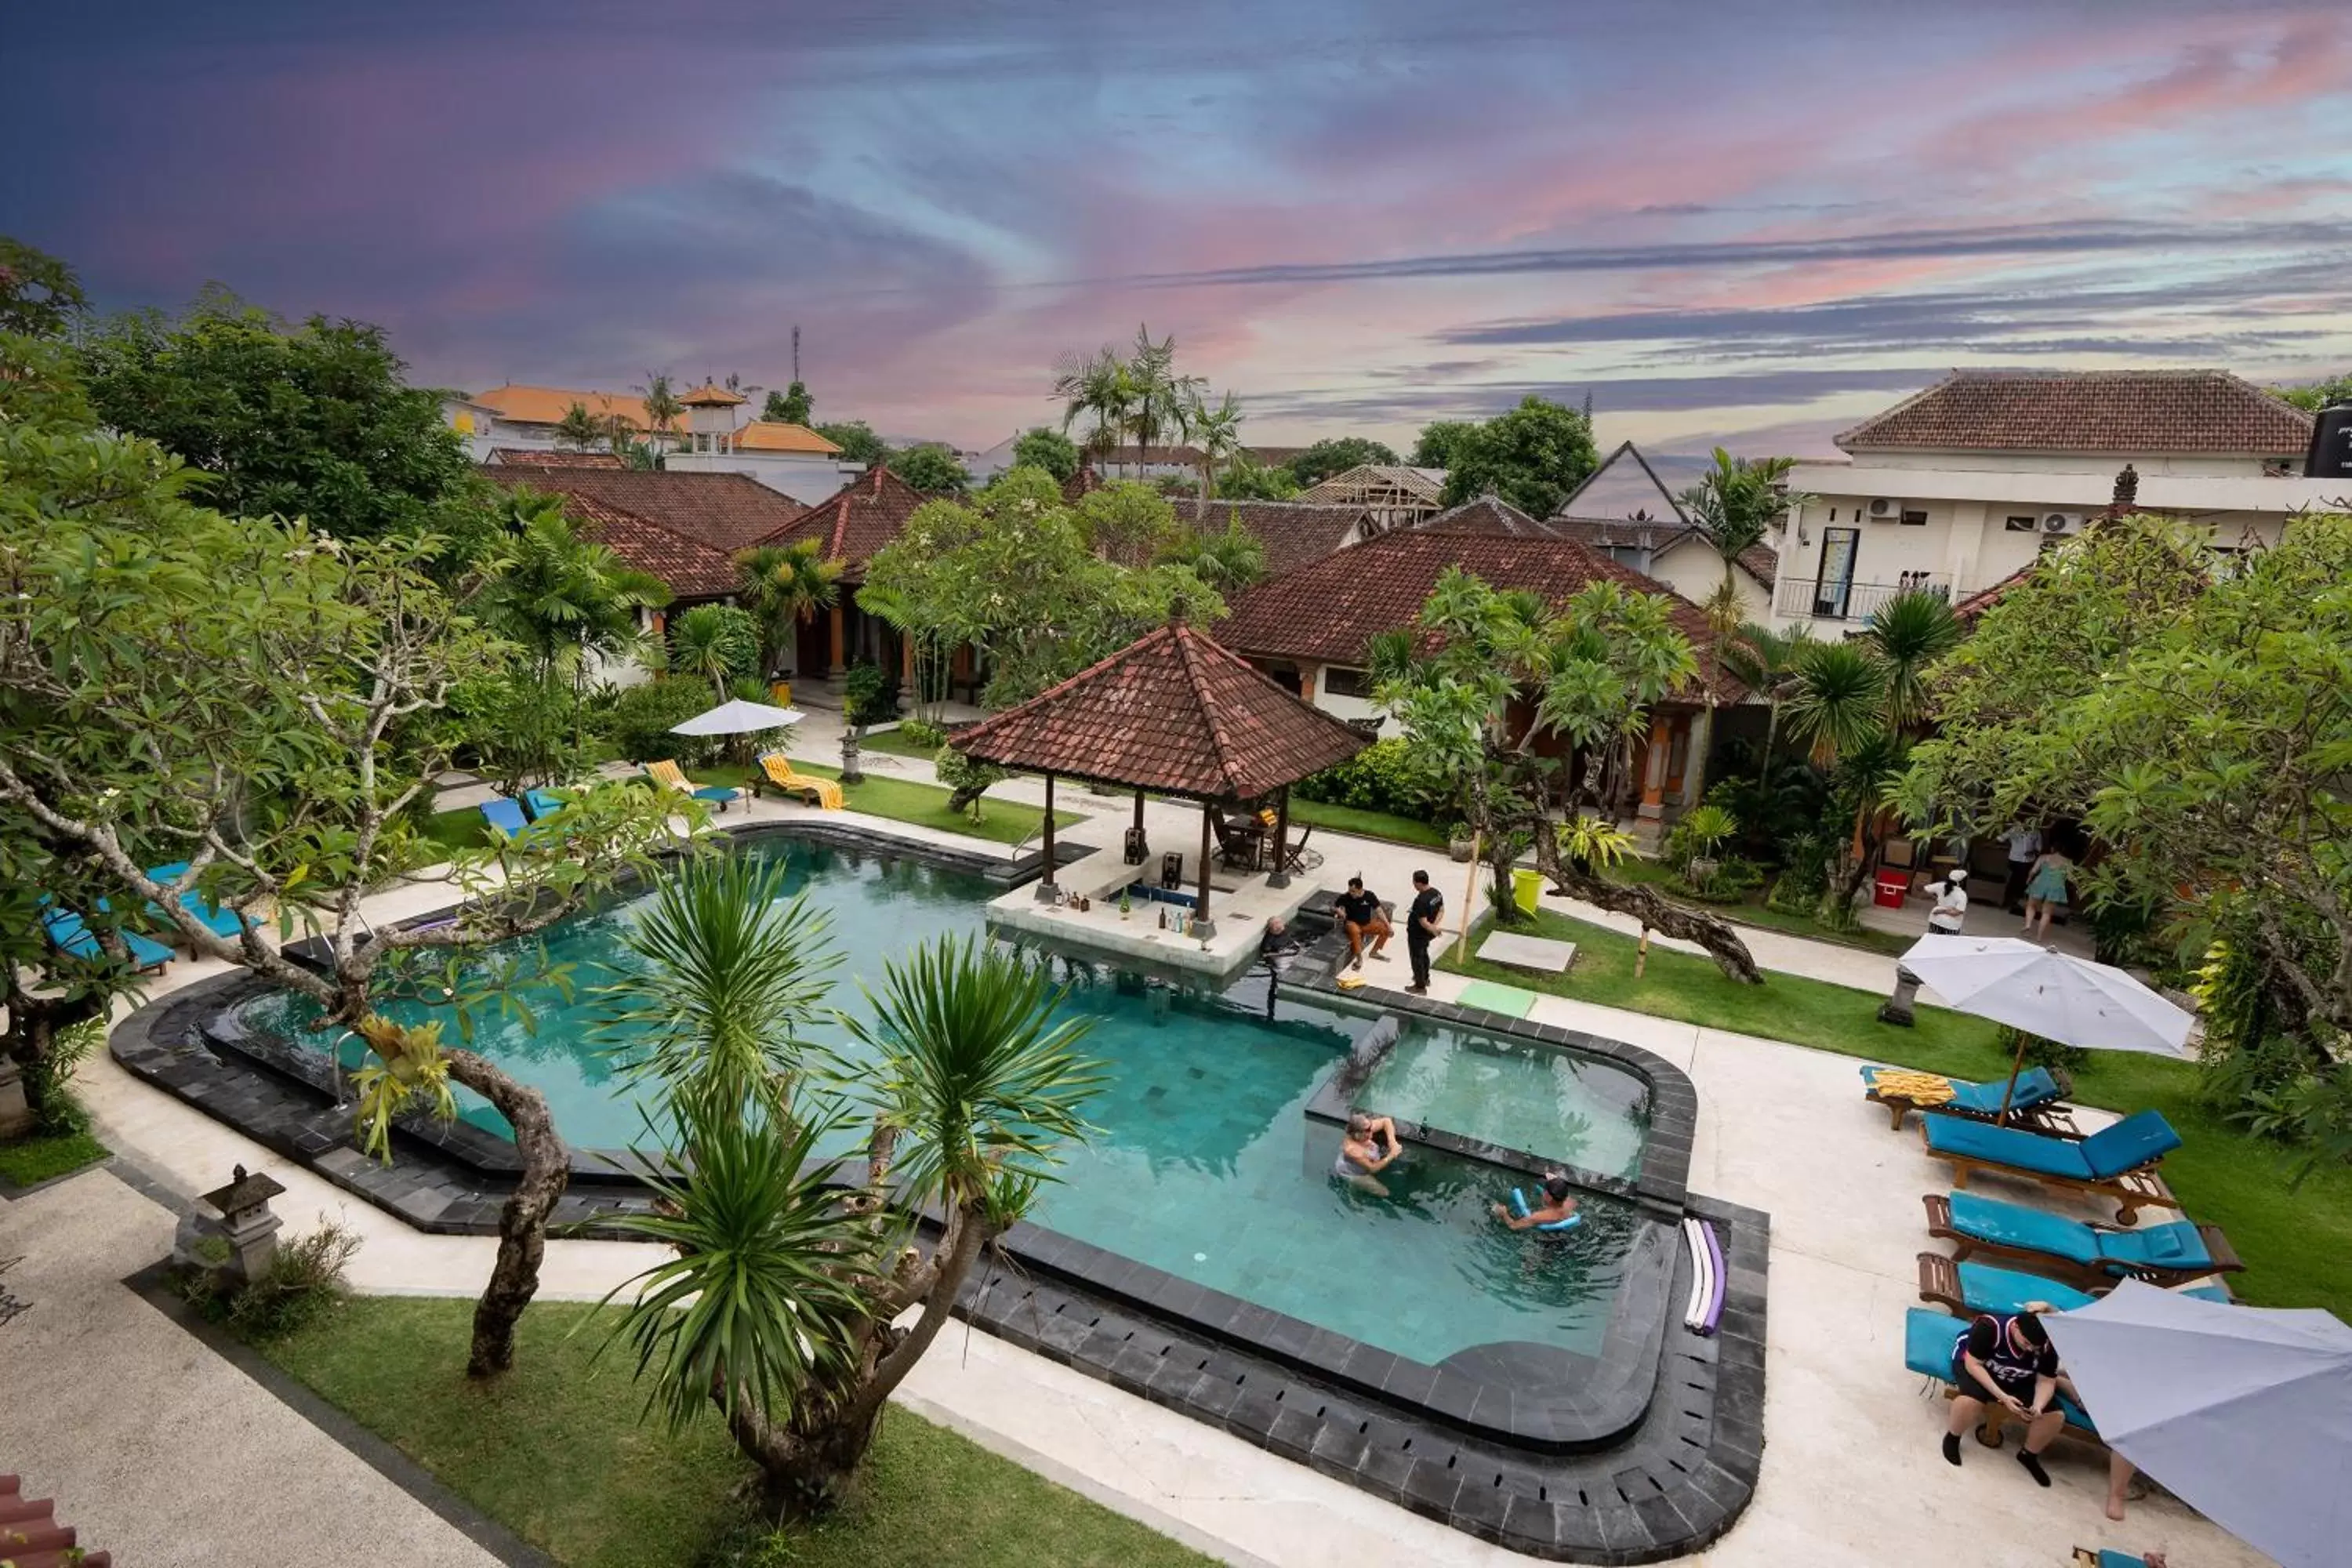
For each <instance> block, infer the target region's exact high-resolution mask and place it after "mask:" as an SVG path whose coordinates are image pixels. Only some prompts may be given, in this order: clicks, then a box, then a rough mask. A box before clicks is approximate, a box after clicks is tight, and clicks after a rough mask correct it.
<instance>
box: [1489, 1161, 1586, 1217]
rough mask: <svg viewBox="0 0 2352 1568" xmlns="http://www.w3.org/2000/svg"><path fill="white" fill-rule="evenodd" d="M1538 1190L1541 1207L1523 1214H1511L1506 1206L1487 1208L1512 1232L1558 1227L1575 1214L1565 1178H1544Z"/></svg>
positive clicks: (1574, 1203)
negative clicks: (1541, 1227) (1549, 1226)
mask: <svg viewBox="0 0 2352 1568" xmlns="http://www.w3.org/2000/svg"><path fill="white" fill-rule="evenodd" d="M1538 1190H1539V1191H1540V1192H1541V1193H1542V1194H1543V1200H1544V1201H1543V1205H1542V1206H1541V1207H1540V1208H1531V1209H1529V1210H1528V1212H1527V1213H1525V1214H1513V1213H1512V1212H1511V1210H1510V1206H1509V1205H1507V1204H1491V1205H1487V1206H1488V1207H1489V1208H1491V1209H1492V1210H1493V1211H1494V1215H1495V1217H1496V1219H1498V1220H1501V1221H1502V1222H1503V1223H1504V1224H1505V1225H1507V1226H1510V1227H1511V1228H1512V1229H1513V1230H1533V1229H1535V1228H1536V1227H1537V1226H1547V1225H1558V1224H1559V1223H1560V1222H1561V1221H1562V1220H1565V1219H1568V1218H1570V1216H1571V1215H1574V1214H1575V1213H1576V1200H1575V1199H1574V1198H1573V1197H1571V1196H1570V1195H1569V1194H1570V1191H1571V1189H1570V1186H1569V1184H1568V1178H1567V1177H1566V1176H1563V1175H1560V1174H1559V1173H1553V1174H1551V1175H1549V1176H1546V1177H1545V1178H1544V1179H1543V1186H1542V1187H1541V1188H1540V1189H1538Z"/></svg>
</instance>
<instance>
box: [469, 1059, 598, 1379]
mask: <svg viewBox="0 0 2352 1568" xmlns="http://www.w3.org/2000/svg"><path fill="white" fill-rule="evenodd" d="M446 1056H447V1058H448V1061H449V1076H450V1077H451V1078H453V1079H456V1080H457V1082H459V1083H462V1084H464V1085H465V1086H466V1087H467V1089H472V1090H473V1091H474V1092H475V1093H476V1094H478V1095H480V1096H481V1097H482V1098H483V1099H484V1100H488V1101H489V1102H490V1104H491V1105H492V1106H493V1107H495V1108H496V1109H497V1110H498V1113H499V1115H501V1116H503V1117H505V1118H506V1119H507V1125H509V1127H511V1128H513V1129H514V1141H515V1149H516V1151H517V1152H519V1153H520V1154H521V1155H522V1179H521V1180H520V1181H519V1182H517V1183H516V1184H515V1190H514V1194H513V1195H512V1196H511V1197H509V1198H508V1199H507V1202H506V1206H505V1207H504V1208H503V1209H501V1210H499V1256H498V1261H497V1262H496V1263H495V1264H493V1265H492V1266H491V1268H490V1282H489V1283H488V1285H487V1286H485V1287H484V1288H483V1289H482V1298H481V1300H479V1301H478V1302H476V1303H475V1305H474V1344H473V1351H472V1353H471V1354H470V1355H469V1356H468V1357H467V1362H466V1375H467V1377H495V1376H497V1375H498V1374H499V1373H502V1372H504V1371H506V1370H507V1369H508V1368H509V1367H510V1366H512V1365H513V1364H514V1337H515V1324H516V1323H517V1322H518V1321H520V1319H521V1317H522V1313H523V1309H524V1308H526V1307H528V1306H530V1299H531V1298H532V1297H533V1296H534V1295H536V1294H538V1292H539V1265H540V1260H541V1258H543V1257H544V1256H545V1255H546V1252H547V1217H548V1215H550V1214H551V1213H552V1212H553V1210H554V1208H555V1201H556V1199H558V1198H560V1197H562V1195H563V1188H564V1184H566V1183H567V1182H569V1181H570V1180H571V1179H572V1157H571V1152H570V1151H569V1150H567V1149H566V1148H565V1147H564V1146H563V1140H562V1138H561V1137H559V1136H557V1134H556V1131H555V1118H554V1117H552V1116H551V1115H550V1114H549V1113H548V1110H547V1097H546V1096H545V1095H542V1094H541V1093H540V1092H539V1090H537V1089H533V1088H531V1087H530V1085H528V1084H525V1083H522V1082H520V1081H519V1080H517V1079H513V1078H510V1077H509V1076H508V1075H507V1074H506V1073H504V1072H502V1071H500V1070H499V1068H495V1067H493V1066H491V1065H490V1064H489V1063H488V1061H486V1060H484V1059H483V1058H480V1057H478V1056H476V1055H475V1054H474V1053H473V1052H471V1051H449V1052H447V1053H446Z"/></svg>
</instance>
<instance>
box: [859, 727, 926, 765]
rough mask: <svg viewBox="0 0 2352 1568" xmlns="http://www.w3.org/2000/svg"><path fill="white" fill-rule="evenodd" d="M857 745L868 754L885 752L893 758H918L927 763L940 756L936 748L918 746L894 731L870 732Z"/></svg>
mask: <svg viewBox="0 0 2352 1568" xmlns="http://www.w3.org/2000/svg"><path fill="white" fill-rule="evenodd" d="M858 744H859V745H861V746H863V747H864V748H865V749H866V750H867V751H869V752H889V753H890V754H891V755H892V756H894V757H919V758H921V759H922V760H923V761H924V762H927V763H928V762H929V761H930V760H931V759H932V758H933V757H936V756H938V755H939V754H940V749H939V748H938V747H937V746H919V745H917V744H915V743H914V742H912V741H909V740H908V739H907V737H906V736H904V735H902V734H900V733H899V732H898V731H896V730H870V731H866V739H864V740H863V741H860V742H858Z"/></svg>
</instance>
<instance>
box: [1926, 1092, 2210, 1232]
mask: <svg viewBox="0 0 2352 1568" xmlns="http://www.w3.org/2000/svg"><path fill="white" fill-rule="evenodd" d="M2142 1114H2143V1115H2148V1116H2152V1115H2153V1112H2143V1113H2142ZM2137 1120H2138V1119H2137V1118H2127V1119H2126V1122H2128V1121H2137ZM2158 1120H2159V1121H2160V1119H2158ZM1937 1121H1947V1122H1951V1123H1958V1124H1959V1125H1961V1126H1964V1127H1968V1128H1980V1129H1984V1130H1985V1131H1982V1132H1980V1133H1975V1134H1971V1135H1970V1136H1974V1137H1979V1138H1988V1139H1998V1138H2000V1137H2001V1136H2002V1135H2003V1134H2004V1133H2007V1132H2014V1133H2017V1134H2018V1135H2019V1136H2021V1137H2027V1138H2033V1139H2038V1140H2041V1141H2042V1142H2048V1143H2051V1144H2057V1145H2067V1144H2073V1145H2083V1144H2088V1143H2090V1142H2093V1141H2094V1140H2096V1139H2100V1138H2102V1136H2103V1135H2104V1134H2106V1133H2111V1132H2116V1131H2117V1130H2118V1129H2120V1128H2122V1127H2123V1126H2125V1125H2126V1123H2125V1122H2118V1123H2117V1124H2116V1127H2113V1128H2102V1129H2100V1131H2098V1132H2093V1133H2089V1134H2084V1133H2082V1132H2079V1131H2076V1132H2064V1131H2041V1130H2039V1129H2030V1128H1998V1127H1995V1126H1993V1124H1991V1123H1988V1122H1981V1121H1969V1120H1968V1119H1966V1118H1961V1117H1951V1118H1944V1117H1939V1116H1937V1115H1934V1114H1929V1115H1927V1116H1922V1117H1921V1118H1920V1119H1919V1142H1920V1146H1921V1147H1923V1148H1924V1149H1926V1150H1927V1157H1928V1158H1929V1159H1931V1160H1941V1161H1943V1162H1944V1163H1946V1164H1948V1165H1949V1166H1951V1168H1952V1185H1953V1187H1954V1188H1955V1189H1960V1190H1965V1189H1966V1188H1967V1186H1968V1184H1969V1176H1971V1175H1972V1174H1975V1173H1979V1172H1983V1173H1988V1174H1990V1175H1996V1176H2007V1177H2009V1178H2011V1180H2013V1181H2022V1182H2034V1183H2038V1184H2041V1185H2042V1186H2045V1187H2052V1188H2054V1189H2056V1190H2058V1191H2061V1192H2071V1193H2082V1194H2087V1195H2091V1196H2096V1197H2107V1198H2113V1199H2114V1200H2115V1201H2116V1224H2117V1225H2119V1226H2128V1225H2130V1224H2132V1223H2133V1222H2134V1221H2136V1220H2137V1219H2138V1218H2139V1211H2140V1210H2142V1209H2144V1208H2178V1207H2179V1206H2180V1205H2179V1204H2177V1203H2176V1202H2174V1201H2173V1196H2172V1189H2171V1188H2169V1187H2168V1186H2166V1185H2165V1184H2164V1178H2163V1177H2162V1176H2161V1175H2160V1174H2158V1169H2157V1168H2158V1166H2159V1165H2161V1164H2162V1163H2163V1161H2164V1156H2163V1155H2162V1154H2161V1153H2159V1154H2157V1155H2155V1156H2153V1157H2152V1158H2148V1159H2146V1160H2143V1161H2142V1162H2140V1163H2137V1164H2136V1165H2133V1166H2131V1167H2129V1168H2128V1169H2126V1170H2121V1171H2116V1172H2112V1173H2106V1174H2094V1173H2087V1172H2085V1173H2074V1172H2070V1171H2063V1170H2051V1169H2045V1168H2043V1167H2042V1166H2039V1165H2034V1164H2030V1163H2021V1162H2018V1161H2013V1160H2008V1159H2001V1158H1999V1157H1996V1156H1994V1155H1991V1154H1988V1153H1971V1152H1966V1151H1964V1150H1959V1149H1954V1148H1951V1147H1949V1146H1946V1147H1942V1148H1938V1147H1937V1141H1936V1136H1935V1132H1936V1123H1937ZM1952 1136H1955V1137H1958V1136H1960V1134H1958V1133H1954V1134H1952ZM2173 1144H2174V1146H2175V1147H2178V1146H2179V1136H2178V1134H2174V1135H2173Z"/></svg>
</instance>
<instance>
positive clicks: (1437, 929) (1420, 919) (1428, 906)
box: [1404, 871, 1445, 996]
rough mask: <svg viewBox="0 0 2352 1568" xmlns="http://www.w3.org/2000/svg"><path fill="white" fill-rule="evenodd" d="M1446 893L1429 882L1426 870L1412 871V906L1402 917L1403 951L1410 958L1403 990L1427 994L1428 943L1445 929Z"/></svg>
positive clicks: (1416, 994) (1418, 994)
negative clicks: (1408, 980) (1407, 981)
mask: <svg viewBox="0 0 2352 1568" xmlns="http://www.w3.org/2000/svg"><path fill="white" fill-rule="evenodd" d="M1444 918H1445V895H1444V894H1443V893H1440V892H1439V891H1438V890H1437V889H1435V888H1433V887H1432V886H1431V885H1430V881H1429V873H1428V872H1426V871H1415V872H1414V873H1413V874H1412V909H1411V910H1407V911H1406V913H1405V917H1404V952H1405V956H1406V957H1407V958H1409V959H1411V960H1412V984H1410V985H1408V986H1406V987H1405V990H1406V991H1408V992H1410V993H1411V994H1413V995H1415V996H1426V995H1428V994H1429V944H1430V943H1431V942H1435V941H1436V940H1437V939H1438V937H1439V936H1440V935H1441V934H1443V933H1444V929H1445V928H1444V924H1443V923H1442V922H1443V921H1444Z"/></svg>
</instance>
